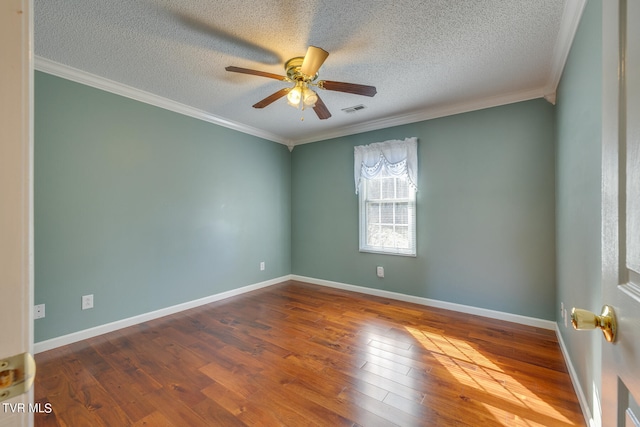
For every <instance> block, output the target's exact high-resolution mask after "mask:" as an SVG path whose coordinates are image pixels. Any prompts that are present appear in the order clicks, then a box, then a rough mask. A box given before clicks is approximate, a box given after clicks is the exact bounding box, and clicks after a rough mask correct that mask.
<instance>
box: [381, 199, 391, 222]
mask: <svg viewBox="0 0 640 427" xmlns="http://www.w3.org/2000/svg"><path fill="white" fill-rule="evenodd" d="M393 205H394V204H393V203H382V206H381V209H380V211H381V212H380V213H381V215H380V222H382V223H383V224H393Z"/></svg>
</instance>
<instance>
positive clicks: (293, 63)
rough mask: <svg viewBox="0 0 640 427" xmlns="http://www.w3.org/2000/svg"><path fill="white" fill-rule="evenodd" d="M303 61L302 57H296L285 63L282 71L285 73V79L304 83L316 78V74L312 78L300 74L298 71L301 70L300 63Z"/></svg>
mask: <svg viewBox="0 0 640 427" xmlns="http://www.w3.org/2000/svg"><path fill="white" fill-rule="evenodd" d="M303 61H304V57H303V56H296V57H295V58H291V59H290V60H288V61H287V62H285V63H284V69H285V70H286V72H287V77H288V78H289V79H290V80H292V81H304V82H312V81H314V80H316V79H317V78H318V73H316V74H315V75H313V76H307V75H305V74H302V71H300V69H301V68H302V62H303Z"/></svg>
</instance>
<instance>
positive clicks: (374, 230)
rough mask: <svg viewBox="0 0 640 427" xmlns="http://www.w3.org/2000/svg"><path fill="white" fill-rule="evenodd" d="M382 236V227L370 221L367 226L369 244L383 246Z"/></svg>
mask: <svg viewBox="0 0 640 427" xmlns="http://www.w3.org/2000/svg"><path fill="white" fill-rule="evenodd" d="M380 236H381V235H380V227H379V226H378V225H375V224H371V223H370V224H369V225H368V226H367V245H369V246H382V239H381V237H380Z"/></svg>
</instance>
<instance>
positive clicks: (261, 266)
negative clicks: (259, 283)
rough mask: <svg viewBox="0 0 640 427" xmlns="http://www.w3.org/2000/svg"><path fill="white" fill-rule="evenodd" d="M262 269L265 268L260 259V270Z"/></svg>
mask: <svg viewBox="0 0 640 427" xmlns="http://www.w3.org/2000/svg"><path fill="white" fill-rule="evenodd" d="M264 269H265V264H264V261H262V262H261V263H260V271H264Z"/></svg>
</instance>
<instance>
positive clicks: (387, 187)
mask: <svg viewBox="0 0 640 427" xmlns="http://www.w3.org/2000/svg"><path fill="white" fill-rule="evenodd" d="M393 181H394V179H393V178H383V179H382V180H381V183H382V194H381V198H383V199H393V198H395V190H394V188H393V187H394V185H393Z"/></svg>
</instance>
